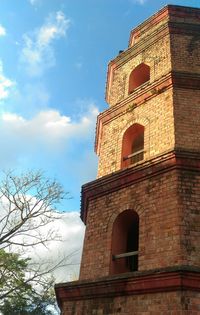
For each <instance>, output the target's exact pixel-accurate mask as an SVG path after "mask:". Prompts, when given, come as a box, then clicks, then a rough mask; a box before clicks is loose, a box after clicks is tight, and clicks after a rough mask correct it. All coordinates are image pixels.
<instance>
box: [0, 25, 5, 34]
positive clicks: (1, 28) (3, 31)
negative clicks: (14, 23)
mask: <svg viewBox="0 0 200 315" xmlns="http://www.w3.org/2000/svg"><path fill="white" fill-rule="evenodd" d="M5 35H6V29H5V27H3V26H2V25H1V24H0V36H5Z"/></svg>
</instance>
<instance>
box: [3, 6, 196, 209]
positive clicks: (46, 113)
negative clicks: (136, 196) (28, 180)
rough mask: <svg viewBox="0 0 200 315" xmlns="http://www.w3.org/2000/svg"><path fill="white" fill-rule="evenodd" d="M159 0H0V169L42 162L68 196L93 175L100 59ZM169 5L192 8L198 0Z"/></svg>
mask: <svg viewBox="0 0 200 315" xmlns="http://www.w3.org/2000/svg"><path fill="white" fill-rule="evenodd" d="M165 4H166V1H162V0H138V1H137V0H84V1H83V0H0V145H1V156H0V163H1V169H2V170H6V169H15V170H17V171H23V170H25V171H26V170H28V169H42V170H44V171H45V172H46V174H47V175H48V176H50V177H55V178H57V179H58V181H59V182H61V183H62V184H63V186H64V187H65V189H66V191H69V192H70V194H71V196H72V197H73V199H70V200H66V201H65V202H64V203H63V204H62V205H61V209H62V210H66V211H79V206H80V187H81V185H82V184H84V183H86V182H88V181H90V180H92V179H95V177H96V169H97V157H96V156H95V154H94V149H93V143H94V132H95V124H96V116H97V114H98V112H100V111H103V110H104V109H106V108H107V104H106V103H105V100H104V93H105V80H106V71H107V64H108V62H109V60H111V59H113V58H114V57H115V56H116V55H117V54H118V52H119V50H123V49H126V48H127V45H128V39H129V34H130V31H131V29H132V28H134V27H135V26H137V25H138V24H139V23H141V22H142V21H143V20H145V19H146V18H148V17H149V16H150V15H152V14H153V13H155V12H156V11H158V10H159V9H160V8H161V7H163V6H164V5H165ZM170 4H177V5H186V6H194V7H200V3H199V0H186V1H180V0H177V1H171V2H170Z"/></svg>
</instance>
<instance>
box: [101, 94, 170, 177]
mask: <svg viewBox="0 0 200 315" xmlns="http://www.w3.org/2000/svg"><path fill="white" fill-rule="evenodd" d="M172 104H173V96H172V90H171V89H170V90H167V91H165V92H163V93H162V94H160V95H157V96H156V97H153V98H152V99H151V100H149V101H147V102H145V103H143V104H142V105H140V106H137V107H136V108H135V109H133V110H131V111H127V110H126V109H127V108H128V107H127V105H124V107H125V110H124V112H123V113H122V115H119V117H116V118H115V119H113V120H111V121H110V122H109V123H107V124H106V125H104V128H103V130H102V138H101V145H100V156H99V165H98V177H101V176H104V175H107V174H110V173H113V172H115V171H117V170H120V168H121V148H122V139H123V134H124V132H125V130H126V129H127V128H128V127H130V126H131V125H133V124H134V123H138V124H141V125H143V126H144V127H145V131H144V150H145V154H144V160H148V159H150V158H152V157H154V156H156V155H159V154H161V153H163V152H165V151H168V150H171V149H173V147H174V141H175V139H174V117H173V105H172Z"/></svg>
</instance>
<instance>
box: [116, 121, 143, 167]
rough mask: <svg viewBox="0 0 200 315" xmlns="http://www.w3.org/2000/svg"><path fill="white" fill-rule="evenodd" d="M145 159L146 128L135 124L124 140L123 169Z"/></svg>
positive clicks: (126, 133)
mask: <svg viewBox="0 0 200 315" xmlns="http://www.w3.org/2000/svg"><path fill="white" fill-rule="evenodd" d="M143 159H144V126H142V125H139V124H134V125H132V126H130V127H129V128H128V129H127V130H126V131H125V133H124V136H123V139H122V160H121V167H122V168H126V167H128V166H130V165H132V164H135V163H137V162H139V161H142V160H143Z"/></svg>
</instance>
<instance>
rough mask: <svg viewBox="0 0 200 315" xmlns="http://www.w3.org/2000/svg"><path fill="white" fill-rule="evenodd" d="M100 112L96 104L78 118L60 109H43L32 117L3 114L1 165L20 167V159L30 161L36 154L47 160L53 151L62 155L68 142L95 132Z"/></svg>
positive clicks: (89, 135)
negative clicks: (61, 111) (18, 164)
mask: <svg viewBox="0 0 200 315" xmlns="http://www.w3.org/2000/svg"><path fill="white" fill-rule="evenodd" d="M97 114H98V110H97V108H96V107H95V106H94V105H91V106H90V108H89V110H88V112H86V113H85V114H84V115H83V116H82V117H80V118H79V119H76V120H75V119H72V118H71V117H69V116H66V115H61V113H60V112H59V111H56V110H43V111H40V112H39V113H37V114H36V115H35V116H34V117H33V118H31V119H27V118H26V117H23V116H22V115H18V114H16V113H11V112H4V113H2V114H1V115H0V147H1V148H2V147H3V148H4V150H3V152H2V154H1V156H0V163H1V167H2V168H10V167H13V165H15V166H14V167H16V166H17V163H18V162H19V160H20V159H22V160H23V162H21V163H23V164H24V163H25V162H24V159H25V160H26V159H28V160H29V161H30V159H32V158H33V156H35V157H36V158H38V159H39V158H40V159H42V158H43V159H44V161H43V162H44V163H45V157H46V156H48V155H49V154H50V156H51V157H52V156H58V155H59V154H61V152H63V150H65V151H66V149H67V147H68V145H72V144H73V145H75V144H74V141H78V142H79V143H81V142H82V141H87V140H88V138H90V137H91V134H92V133H93V132H94V129H95V122H96V116H97ZM48 160H49V158H48ZM19 163H20V162H19ZM29 167H30V165H29Z"/></svg>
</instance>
